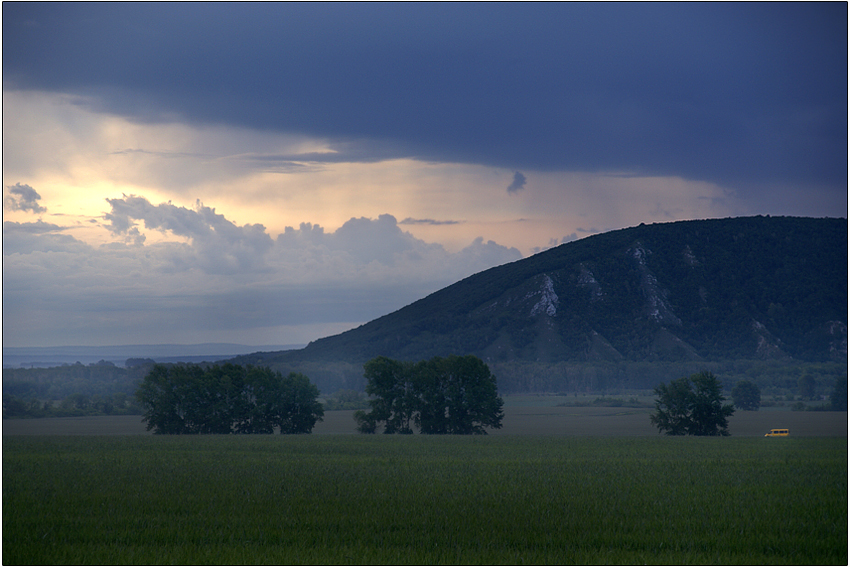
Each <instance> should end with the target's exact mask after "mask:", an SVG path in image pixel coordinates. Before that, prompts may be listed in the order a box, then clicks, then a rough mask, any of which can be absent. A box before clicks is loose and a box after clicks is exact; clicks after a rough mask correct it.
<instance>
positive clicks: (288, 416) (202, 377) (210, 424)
mask: <svg viewBox="0 0 850 567" xmlns="http://www.w3.org/2000/svg"><path fill="white" fill-rule="evenodd" d="M318 395H319V390H318V388H316V386H315V385H314V384H312V383H311V382H310V380H309V379H308V378H307V377H306V376H304V375H303V374H298V373H295V372H291V373H289V375H287V376H283V375H282V374H281V373H280V372H274V371H272V370H271V369H269V368H259V367H252V366H248V367H243V366H239V365H236V364H230V363H226V364H223V365H214V366H210V367H202V366H196V365H173V366H165V365H160V364H158V365H155V366H154V367H153V369H152V370H151V371H150V373H149V374H148V375H147V376H146V377H145V379H144V380H143V381H142V383H141V385H140V386H139V389H138V391H137V392H136V398H137V399H138V401H139V403H140V404H141V406H142V407H143V408H144V413H143V414H142V419H143V421H145V422H146V423H147V429H148V431H150V430H153V431H154V433H164V434H204V433H207V434H210V433H213V434H226V433H274V430H275V428H277V429H279V431H280V433H283V434H287V433H310V432H311V431H312V429H313V426H315V424H316V422H317V421H321V420H322V417H323V415H324V410H323V409H322V405H321V404H320V403H319V401H318V399H317V398H318Z"/></svg>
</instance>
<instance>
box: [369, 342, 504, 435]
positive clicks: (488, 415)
mask: <svg viewBox="0 0 850 567" xmlns="http://www.w3.org/2000/svg"><path fill="white" fill-rule="evenodd" d="M363 369H364V373H365V377H366V379H367V381H368V382H367V385H366V393H367V394H369V396H370V397H371V399H370V400H369V404H370V406H371V409H370V410H369V411H365V410H359V411H357V412H355V414H354V419H355V421H356V422H357V429H358V431H360V432H361V433H375V432H376V431H378V430H379V429H382V430H383V432H384V433H401V434H406V433H407V434H409V433H413V428H414V427H417V428H418V429H419V431H420V432H421V433H424V434H454V435H468V434H484V433H486V430H485V429H484V428H485V427H491V428H494V429H498V428H500V427H501V426H502V418H503V417H504V414H503V412H502V407H503V405H504V402H503V401H502V398H501V397H499V396H498V393H497V388H496V378H495V376H493V375H492V374H491V373H490V369H489V367H488V366H487V365H486V364H484V362H483V361H482V360H481V359H480V358H478V357H475V356H471V355H469V356H455V355H452V356H448V357H446V358H441V357H434V358H432V359H430V360H423V361H420V362H416V363H413V362H403V361H398V360H392V359H390V358H387V357H383V356H381V357H378V358H374V359H372V360H370V361H369V362H367V363H366V364H365V365H364V366H363Z"/></svg>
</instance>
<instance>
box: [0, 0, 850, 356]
mask: <svg viewBox="0 0 850 567" xmlns="http://www.w3.org/2000/svg"><path fill="white" fill-rule="evenodd" d="M2 10H3V18H2V26H3V51H2V57H3V345H4V346H14V347H23V346H59V345H87V346H100V345H122V344H164V343H178V344H196V343H204V342H230V343H241V344H247V345H283V344H304V343H307V342H309V341H312V340H316V339H318V338H321V337H324V336H329V335H333V334H336V333H339V332H342V331H345V330H347V329H350V328H353V327H356V326H358V325H360V324H363V323H365V322H368V321H370V320H372V319H375V318H377V317H380V316H381V315H384V314H387V313H390V312H392V311H395V310H397V309H399V308H401V307H403V306H405V305H407V304H409V303H412V302H413V301H415V300H417V299H420V298H422V297H424V296H426V295H428V294H429V293H432V292H434V291H436V290H438V289H441V288H443V287H446V286H448V285H450V284H452V283H454V282H455V281H458V280H460V279H462V278H464V277H466V276H469V275H472V274H473V273H476V272H479V271H482V270H485V269H487V268H490V267H493V266H497V265H500V264H504V263H507V262H512V261H516V260H519V259H521V258H526V257H528V256H530V255H532V254H534V253H537V252H540V251H542V250H545V249H548V248H551V247H553V246H556V245H558V244H561V243H565V242H570V241H573V240H576V239H580V238H584V237H587V236H590V235H592V234H597V233H600V232H605V231H609V230H613V229H618V228H624V227H628V226H634V225H637V224H640V223H647V224H648V223H654V222H668V221H675V220H687V219H703V218H718V217H730V216H746V215H759V214H762V215H767V214H769V215H794V216H814V217H824V216H826V217H846V216H847V155H848V153H847V151H848V148H847V84H848V83H847V53H848V49H847V47H848V46H847V21H848V20H847V4H846V3H844V2H835V3H613V4H608V3H604V4H603V3H472V4H466V3H463V4H461V3H424V4H422V3H401V4H395V3H363V4H359V3H358V4H340V3H319V4H312V3H310V4H307V3H176V4H170V3H168V4H166V3H115V4H112V3H47V4H40V3H30V2H25V3H9V2H5V3H3V5H2Z"/></svg>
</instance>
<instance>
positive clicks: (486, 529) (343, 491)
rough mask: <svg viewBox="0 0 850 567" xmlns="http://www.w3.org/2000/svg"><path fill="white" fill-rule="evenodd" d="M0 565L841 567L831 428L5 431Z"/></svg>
mask: <svg viewBox="0 0 850 567" xmlns="http://www.w3.org/2000/svg"><path fill="white" fill-rule="evenodd" d="M3 465H4V466H3V558H2V560H3V563H4V564H7V565H15V564H173V563H176V564H304V563H307V564H432V563H433V564H536V565H540V564H571V563H580V564H599V563H618V564H644V563H649V564H809V565H812V564H846V563H847V440H846V438H814V437H812V438H801V437H797V438H782V439H779V438H776V439H774V438H764V437H758V438H755V437H750V438H746V437H737V438H736V437H732V438H693V437H690V438H681V437H680V438H670V437H663V436H656V437H619V438H615V437H568V436H546V435H500V436H487V437H480V436H479V437H446V436H440V437H436V436H420V435H414V436H383V435H376V436H366V435H350V436H349V435H309V436H279V435H276V436H202V437H189V436H173V437H170V436H98V437H95V436H77V437H69V436H63V437H48V436H45V437H23V436H6V437H4V443H3Z"/></svg>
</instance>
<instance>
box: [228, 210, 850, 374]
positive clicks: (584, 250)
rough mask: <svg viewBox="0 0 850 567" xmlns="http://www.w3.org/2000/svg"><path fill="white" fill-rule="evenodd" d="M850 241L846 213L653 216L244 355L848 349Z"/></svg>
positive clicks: (816, 355)
mask: <svg viewBox="0 0 850 567" xmlns="http://www.w3.org/2000/svg"><path fill="white" fill-rule="evenodd" d="M847 252H848V251H847V221H846V219H828V218H824V219H812V218H792V217H747V218H730V219H717V220H699V221H682V222H672V223H663V224H652V225H643V224H642V225H640V226H636V227H632V228H627V229H623V230H616V231H612V232H608V233H604V234H598V235H595V236H590V237H587V238H584V239H582V240H578V241H575V242H570V243H567V244H563V245H561V246H559V247H557V248H553V249H550V250H547V251H545V252H541V253H539V254H536V255H534V256H531V257H529V258H526V259H523V260H519V261H517V262H513V263H510V264H506V265H503V266H499V267H496V268H492V269H490V270H487V271H484V272H480V273H478V274H475V275H473V276H470V277H468V278H466V279H464V280H462V281H459V282H457V283H455V284H453V285H451V286H449V287H446V288H444V289H442V290H439V291H437V292H435V293H433V294H431V295H429V296H427V297H425V298H423V299H421V300H419V301H417V302H415V303H412V304H410V305H408V306H407V307H404V308H402V309H399V310H398V311H396V312H394V313H390V314H388V315H385V316H384V317H381V318H379V319H376V320H374V321H371V322H369V323H367V324H365V325H362V326H360V327H358V328H356V329H353V330H351V331H348V332H346V333H342V334H340V335H335V336H332V337H327V338H323V339H320V340H317V341H315V342H312V343H310V344H309V345H307V347H306V348H304V349H301V350H293V351H287V352H271V353H253V354H250V355H246V356H242V357H238V358H237V359H236V360H237V361H239V362H242V363H260V364H269V365H273V366H276V367H291V366H299V365H300V366H303V365H305V364H309V363H317V362H320V361H321V362H323V363H325V364H327V363H331V362H338V363H347V364H350V365H354V366H357V365H362V363H363V362H365V361H366V360H369V359H370V358H373V357H375V356H378V355H384V356H388V357H391V358H396V359H404V360H421V359H425V358H430V357H432V356H437V355H440V356H445V355H448V354H452V353H454V354H475V355H477V356H480V357H481V358H483V359H484V360H485V361H487V362H488V363H491V364H494V363H495V364H498V363H509V362H537V363H561V362H573V363H593V362H611V363H617V362H649V363H652V362H665V361H666V362H683V361H690V362H699V361H717V360H731V359H763V360H789V361H790V360H796V361H809V362H817V361H846V360H847Z"/></svg>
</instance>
